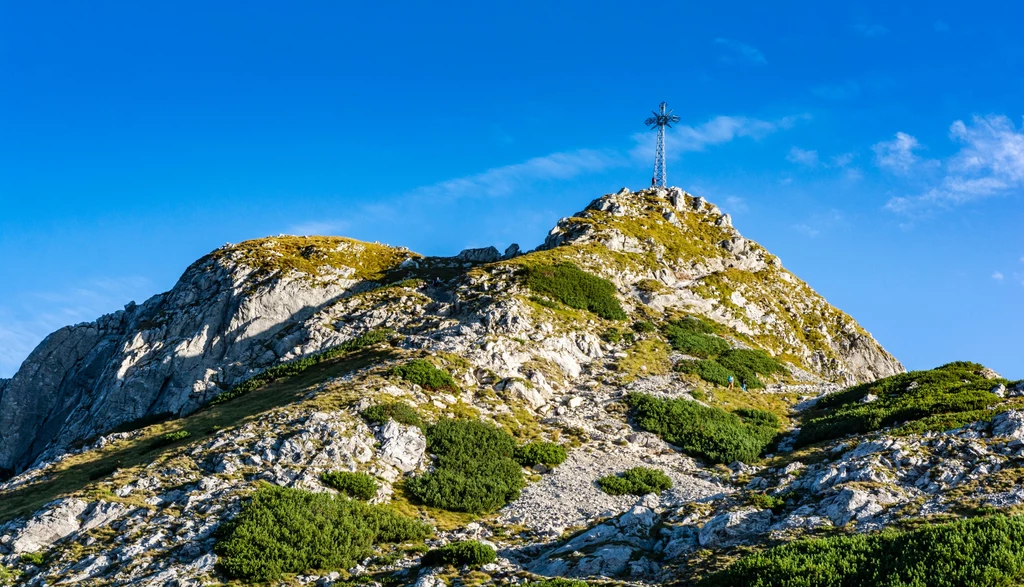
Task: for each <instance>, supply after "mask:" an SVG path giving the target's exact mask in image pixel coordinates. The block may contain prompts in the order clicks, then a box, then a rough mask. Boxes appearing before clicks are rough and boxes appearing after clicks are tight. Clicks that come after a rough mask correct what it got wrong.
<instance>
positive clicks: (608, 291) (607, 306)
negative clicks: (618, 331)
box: [526, 263, 626, 320]
mask: <svg viewBox="0 0 1024 587" xmlns="http://www.w3.org/2000/svg"><path fill="white" fill-rule="evenodd" d="M526 286H527V287H528V288H530V289H531V290H533V291H534V292H535V293H538V294H541V295H546V296H549V297H552V298H554V299H556V300H558V301H560V302H562V303H563V304H565V305H566V306H569V307H570V308H576V309H579V310H588V311H590V312H593V313H594V314H597V315H598V316H600V317H602V318H607V319H608V320H625V319H626V312H625V311H624V310H623V309H622V306H621V305H620V304H619V300H618V299H617V298H616V297H615V286H614V285H612V283H611V282H610V281H608V280H607V279H602V278H600V277H598V276H596V275H591V274H590V273H587V272H586V271H583V270H582V269H580V268H579V267H577V266H575V265H573V264H572V263H560V264H557V265H543V266H532V267H527V268H526Z"/></svg>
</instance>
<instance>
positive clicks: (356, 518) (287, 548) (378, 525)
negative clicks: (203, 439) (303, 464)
mask: <svg viewBox="0 0 1024 587" xmlns="http://www.w3.org/2000/svg"><path fill="white" fill-rule="evenodd" d="M431 533H432V529H431V528H430V527H429V526H427V525H426V524H424V523H422V522H419V521H417V520H413V519H411V518H408V517H405V516H403V515H401V514H398V513H396V512H395V511H393V510H391V509H389V508H387V507H384V506H372V505H367V504H364V503H362V502H359V501H354V500H350V499H347V498H344V497H339V496H335V495H331V494H327V493H311V492H308V491H302V490H299V489H289V488H285V487H276V486H271V485H262V486H261V487H260V488H259V489H257V490H256V493H255V494H253V496H252V498H251V499H250V500H249V501H248V502H246V503H245V504H244V505H243V506H242V511H241V513H240V514H239V515H238V517H237V518H236V519H235V520H233V521H232V522H230V523H228V524H227V525H226V528H224V530H223V532H222V539H221V540H219V541H218V543H217V546H216V552H217V554H218V555H219V556H220V560H219V561H218V562H219V565H220V567H221V568H222V569H223V570H224V572H225V573H226V574H228V575H229V576H231V577H233V578H235V579H240V580H243V581H250V582H265V581H277V580H279V579H281V577H282V576H283V575H284V574H286V573H304V572H307V571H310V570H314V569H315V570H318V571H332V570H343V569H348V568H350V567H352V566H355V565H356V564H357V563H359V561H361V560H363V559H365V558H367V557H369V556H371V555H372V554H373V552H374V545H376V544H380V543H397V542H406V541H411V540H422V539H424V538H426V537H428V536H430V535H431Z"/></svg>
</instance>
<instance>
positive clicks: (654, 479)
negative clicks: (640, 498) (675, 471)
mask: <svg viewBox="0 0 1024 587" xmlns="http://www.w3.org/2000/svg"><path fill="white" fill-rule="evenodd" d="M597 485H598V487H600V488H601V491H603V492H605V493H607V494H608V495H626V494H633V495H647V494H648V493H661V492H662V491H665V490H666V489H671V488H672V480H671V479H669V478H668V475H666V474H665V473H664V472H662V471H660V470H658V469H649V468H647V467H633V468H632V469H627V470H626V471H623V472H622V473H620V474H618V475H608V476H606V477H601V478H600V479H598V480H597Z"/></svg>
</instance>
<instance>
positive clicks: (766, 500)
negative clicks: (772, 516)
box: [747, 493, 786, 513]
mask: <svg viewBox="0 0 1024 587" xmlns="http://www.w3.org/2000/svg"><path fill="white" fill-rule="evenodd" d="M747 503H749V504H750V505H752V506H754V507H756V508H758V509H762V510H772V511H773V512H775V513H779V512H781V511H782V508H783V507H785V506H786V500H785V499H783V498H782V497H780V496H778V495H768V494H767V493H749V494H747Z"/></svg>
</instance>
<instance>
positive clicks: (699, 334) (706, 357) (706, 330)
mask: <svg viewBox="0 0 1024 587" xmlns="http://www.w3.org/2000/svg"><path fill="white" fill-rule="evenodd" d="M721 330H722V327H721V326H718V325H716V324H713V323H711V322H708V321H707V320H702V319H700V318H696V317H693V316H688V317H686V318H683V319H681V320H673V321H671V322H669V323H668V324H666V325H665V328H664V333H665V337H666V338H668V341H669V343H670V344H671V345H672V348H673V349H675V350H677V351H679V352H681V353H685V354H687V355H691V356H694V357H700V360H696V361H680V362H679V363H677V364H676V366H675V370H676V371H678V372H680V373H689V374H693V375H696V376H698V377H700V378H701V379H703V380H704V381H707V382H708V383H713V384H715V385H721V386H725V385H728V384H729V376H730V375H731V376H732V377H733V382H734V383H735V385H736V386H737V387H739V386H740V385H741V384H742V383H746V384H747V387H748V388H752V389H757V388H761V387H764V382H762V381H761V379H760V378H759V377H758V375H765V376H771V375H779V374H784V373H786V371H787V370H786V367H785V366H783V364H782V363H780V362H779V361H777V360H775V359H774V358H772V357H771V356H770V355H768V354H767V353H765V352H764V351H762V350H758V349H734V348H731V347H732V345H731V344H730V343H729V341H727V340H725V339H724V338H721V337H719V336H716V334H717V333H718V332H720V331H721Z"/></svg>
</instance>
